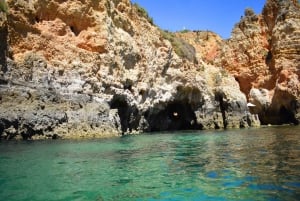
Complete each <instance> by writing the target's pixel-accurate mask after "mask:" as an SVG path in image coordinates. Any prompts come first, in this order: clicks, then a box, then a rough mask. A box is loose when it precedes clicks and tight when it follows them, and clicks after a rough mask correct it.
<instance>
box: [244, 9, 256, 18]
mask: <svg viewBox="0 0 300 201" xmlns="http://www.w3.org/2000/svg"><path fill="white" fill-rule="evenodd" d="M244 14H245V16H246V17H251V16H254V15H255V13H254V11H253V9H252V8H246V9H245V13H244Z"/></svg>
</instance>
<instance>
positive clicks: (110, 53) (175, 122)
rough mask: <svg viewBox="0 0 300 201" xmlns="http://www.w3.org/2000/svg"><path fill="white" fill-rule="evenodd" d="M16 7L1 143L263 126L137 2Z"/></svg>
mask: <svg viewBox="0 0 300 201" xmlns="http://www.w3.org/2000/svg"><path fill="white" fill-rule="evenodd" d="M8 4H9V7H10V9H9V14H7V22H5V23H2V22H4V20H2V21H1V23H2V24H5V26H2V24H1V26H2V27H4V30H7V34H6V35H5V32H3V29H2V28H1V34H2V35H3V36H4V37H6V38H7V40H6V41H7V45H6V46H3V47H2V46H1V54H2V55H5V61H1V62H2V63H3V64H5V65H4V66H6V67H5V68H2V71H1V73H2V74H1V83H0V84H1V85H0V100H1V105H0V109H1V114H0V135H1V138H7V139H11V138H24V139H35V138H58V137H62V138H78V137H79V138H80V137H103V136H117V135H121V134H126V133H135V132H142V131H164V130H181V129H210V128H236V127H249V126H255V125H257V124H259V121H257V119H255V116H253V115H251V114H250V113H249V111H248V108H247V99H246V96H245V95H244V94H243V93H242V92H241V91H240V88H239V85H238V83H237V82H236V80H235V79H234V77H233V76H231V75H230V74H228V73H227V72H226V71H225V70H223V69H221V68H219V67H215V66H213V65H209V64H207V63H206V62H207V61H208V60H204V61H203V59H201V58H200V57H197V55H193V54H194V53H195V51H194V49H193V47H191V45H189V44H187V43H185V42H184V41H183V40H181V39H178V38H175V39H174V38H173V37H175V36H174V35H172V38H173V39H174V40H173V39H172V41H171V39H170V38H168V37H166V35H165V34H163V33H162V31H160V30H159V28H157V27H155V26H153V24H152V21H151V19H149V17H148V15H147V14H146V13H145V12H144V10H143V9H141V8H140V7H138V6H137V5H132V4H131V3H130V1H129V0H113V1H110V0H101V1H93V0H84V1H82V0H81V1H79V0H75V1H74V0H65V1H61V0H32V1H25V0H18V1H12V0H11V1H8ZM2 35H1V37H2ZM212 51H213V50H212ZM218 52H219V50H218ZM209 54H210V53H209ZM208 58H209V59H210V58H211V57H210V56H208ZM2 63H1V65H2ZM211 63H212V62H211Z"/></svg>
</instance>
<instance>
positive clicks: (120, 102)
mask: <svg viewBox="0 0 300 201" xmlns="http://www.w3.org/2000/svg"><path fill="white" fill-rule="evenodd" d="M110 108H111V109H118V114H119V117H120V121H121V130H122V134H124V133H125V132H126V131H127V129H128V127H129V125H128V122H129V118H130V108H129V105H128V103H127V102H126V100H125V98H124V97H119V96H115V97H114V98H113V99H112V101H111V102H110Z"/></svg>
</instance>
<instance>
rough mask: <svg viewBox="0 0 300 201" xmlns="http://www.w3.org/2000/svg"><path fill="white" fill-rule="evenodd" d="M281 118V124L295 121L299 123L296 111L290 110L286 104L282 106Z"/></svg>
mask: <svg viewBox="0 0 300 201" xmlns="http://www.w3.org/2000/svg"><path fill="white" fill-rule="evenodd" d="M279 118H280V122H279V124H285V123H293V124H296V125H297V124H298V123H299V122H298V121H297V120H296V118H295V115H294V113H293V112H292V111H291V110H288V109H287V108H286V107H284V106H281V107H280V110H279Z"/></svg>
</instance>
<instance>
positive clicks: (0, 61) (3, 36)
mask: <svg viewBox="0 0 300 201" xmlns="http://www.w3.org/2000/svg"><path fill="white" fill-rule="evenodd" d="M0 14H1V13H0ZM0 20H1V21H4V23H3V24H2V25H4V26H2V27H0V41H1V42H0V71H3V72H4V73H5V72H7V60H6V57H7V53H8V43H7V38H8V26H7V21H6V16H4V15H3V14H1V16H0Z"/></svg>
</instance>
